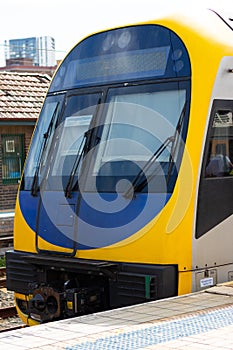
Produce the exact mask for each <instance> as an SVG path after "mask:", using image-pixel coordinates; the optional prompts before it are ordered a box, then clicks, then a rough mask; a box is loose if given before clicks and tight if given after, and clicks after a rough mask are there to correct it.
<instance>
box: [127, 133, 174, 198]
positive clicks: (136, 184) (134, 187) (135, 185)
mask: <svg viewBox="0 0 233 350" xmlns="http://www.w3.org/2000/svg"><path fill="white" fill-rule="evenodd" d="M173 140H174V137H173V136H170V137H168V138H167V139H166V140H165V141H164V143H162V145H161V146H160V147H159V148H158V149H157V150H156V151H155V152H154V153H153V155H152V156H151V157H150V158H149V159H148V161H147V162H146V164H145V165H144V166H143V168H142V169H141V170H140V171H139V172H138V174H137V175H136V176H135V178H134V179H133V181H132V184H131V185H130V187H129V188H128V190H126V191H125V193H124V195H123V196H124V197H125V198H131V197H132V195H133V194H134V193H135V192H138V191H141V190H142V189H143V188H144V187H145V186H146V184H147V182H148V181H149V180H150V178H151V177H152V176H150V177H149V178H148V176H147V178H146V179H144V180H143V181H139V180H140V178H141V175H143V174H146V172H147V171H148V170H149V169H150V167H151V166H152V164H153V163H154V162H155V160H156V159H158V157H159V156H160V155H161V154H162V153H163V152H164V150H165V149H166V148H167V147H168V146H169V144H170V143H172V142H173Z"/></svg>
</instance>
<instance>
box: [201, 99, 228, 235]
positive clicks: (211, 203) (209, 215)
mask: <svg viewBox="0 0 233 350" xmlns="http://www.w3.org/2000/svg"><path fill="white" fill-rule="evenodd" d="M232 162H233V103H232V101H231V100H217V99H216V100H214V102H213V107H212V112H211V118H210V123H209V129H208V133H207V140H206V145H205V153H204V161H203V166H202V176H201V178H200V185H199V191H198V201H197V223H196V238H199V237H201V236H202V235H204V234H205V233H207V232H209V231H210V230H211V229H212V228H213V227H215V226H216V225H218V224H219V223H221V222H222V221H223V220H225V219H226V218H227V217H229V216H230V215H232V210H233V208H232V198H233V197H232V195H233V193H232V188H233V186H232V181H233V170H232Z"/></svg>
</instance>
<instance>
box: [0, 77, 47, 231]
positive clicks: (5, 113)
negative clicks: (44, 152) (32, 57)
mask: <svg viewBox="0 0 233 350" xmlns="http://www.w3.org/2000/svg"><path fill="white" fill-rule="evenodd" d="M50 81H51V77H49V76H48V75H43V74H38V73H13V72H0V212H1V211H2V210H14V207H15V199H16V194H17V190H18V183H19V180H20V177H21V171H22V168H23V164H24V160H25V156H26V154H27V151H28V147H29V144H30V141H31V136H32V133H33V130H34V126H35V123H36V121H37V118H38V116H39V113H40V110H41V107H42V104H43V100H44V97H45V94H46V92H47V89H48V87H49V84H50ZM0 231H1V227H0Z"/></svg>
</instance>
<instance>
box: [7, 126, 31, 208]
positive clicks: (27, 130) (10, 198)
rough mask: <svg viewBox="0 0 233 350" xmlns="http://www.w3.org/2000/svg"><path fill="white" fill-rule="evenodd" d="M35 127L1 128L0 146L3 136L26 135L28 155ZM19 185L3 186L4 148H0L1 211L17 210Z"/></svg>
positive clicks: (25, 148) (25, 144) (25, 146)
mask: <svg viewBox="0 0 233 350" xmlns="http://www.w3.org/2000/svg"><path fill="white" fill-rule="evenodd" d="M33 130H34V126H23V125H22V126H20V125H16V126H2V125H1V126H0V145H1V146H2V140H1V135H2V134H8V135H9V134H12V135H16V134H24V154H25V155H26V154H27V151H28V148H29V145H30V141H31V136H32V132H33ZM17 191H18V184H3V181H2V147H0V210H8V209H10V210H12V209H14V208H15V200H16V195H17Z"/></svg>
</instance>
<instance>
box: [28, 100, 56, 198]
mask: <svg viewBox="0 0 233 350" xmlns="http://www.w3.org/2000/svg"><path fill="white" fill-rule="evenodd" d="M58 106H59V102H58V103H57V105H56V108H55V110H54V112H53V115H52V118H51V121H50V123H49V126H48V129H47V131H46V132H45V133H44V135H43V142H42V144H41V148H40V152H39V157H38V163H37V166H36V170H35V174H34V177H33V181H32V187H31V195H32V196H34V197H35V196H37V193H38V190H39V186H38V179H39V172H40V167H41V163H42V158H43V153H44V150H45V148H46V146H47V142H48V139H49V137H50V135H51V132H52V129H53V126H54V122H55V118H56V114H57V111H58Z"/></svg>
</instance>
